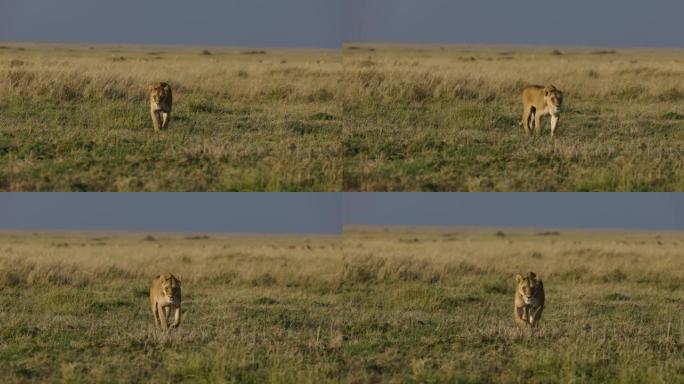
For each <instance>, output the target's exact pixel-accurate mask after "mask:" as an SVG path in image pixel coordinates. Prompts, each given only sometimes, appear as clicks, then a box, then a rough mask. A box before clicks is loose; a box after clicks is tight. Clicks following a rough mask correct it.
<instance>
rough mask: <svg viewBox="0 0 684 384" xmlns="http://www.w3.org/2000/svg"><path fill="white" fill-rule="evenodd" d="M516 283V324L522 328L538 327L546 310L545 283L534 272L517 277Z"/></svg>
mask: <svg viewBox="0 0 684 384" xmlns="http://www.w3.org/2000/svg"><path fill="white" fill-rule="evenodd" d="M515 282H516V286H515V309H514V311H513V316H514V319H515V322H516V323H517V324H518V325H520V326H529V327H536V326H537V323H539V319H541V315H542V311H543V310H544V301H545V297H544V283H542V281H541V279H540V278H538V277H537V275H536V274H535V273H534V272H529V273H527V275H525V276H522V275H517V276H516V277H515Z"/></svg>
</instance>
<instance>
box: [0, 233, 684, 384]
mask: <svg viewBox="0 0 684 384" xmlns="http://www.w3.org/2000/svg"><path fill="white" fill-rule="evenodd" d="M683 249H684V233H682V232H611V231H592V232H588V231H569V230H561V231H560V232H559V231H555V230H541V229H538V230H531V229H503V230H498V229H478V230H475V229H468V228H408V227H406V228H378V227H347V228H346V229H345V232H344V237H343V238H342V239H341V238H340V237H334V236H330V237H326V236H271V235H254V236H246V235H242V236H226V235H213V234H211V235H208V236H203V235H181V234H157V233H153V234H146V233H59V232H53V233H28V232H2V233H0V292H1V294H0V305H1V306H2V308H4V310H3V311H1V312H0V323H1V324H2V325H3V326H2V330H0V369H2V372H4V374H3V382H27V381H31V382H37V381H73V382H83V381H102V382H113V381H121V382H132V381H142V382H148V381H152V382H166V381H170V380H176V381H190V382H226V381H227V382H252V383H261V382H293V383H294V382H297V383H299V382H312V383H313V382H315V383H319V382H463V383H471V382H472V383H480V382H511V383H518V382H522V381H525V382H539V383H554V382H595V383H609V382H619V383H641V382H667V383H674V382H681V381H682V380H684V357H683V356H684V354H683V352H684V323H683V321H682V317H681V305H682V303H683V302H684V283H683V281H684V272H683V271H684V268H683V267H684V265H683V264H684V257H683V256H684V253H683V252H684V251H683ZM164 270H166V271H171V272H173V273H175V274H178V275H180V276H181V278H182V284H183V313H184V317H183V323H182V324H181V327H180V329H178V330H176V331H174V332H171V333H170V334H169V335H168V336H167V337H165V336H163V335H162V334H161V333H160V332H159V331H157V330H156V329H155V328H154V325H153V323H152V314H151V312H150V309H149V303H148V290H149V284H150V282H151V279H152V278H153V277H154V276H155V275H156V274H158V273H160V272H161V271H164ZM530 270H532V271H534V272H537V273H538V274H539V275H540V276H541V277H542V278H543V280H544V284H545V288H546V295H547V305H546V309H545V311H544V315H543V317H542V321H541V324H540V328H538V329H537V330H535V331H534V332H528V331H520V330H518V329H517V328H516V327H515V325H514V322H513V318H512V315H513V313H512V311H513V292H514V281H515V280H514V276H515V274H516V273H520V272H526V271H530Z"/></svg>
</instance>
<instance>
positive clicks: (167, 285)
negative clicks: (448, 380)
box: [161, 275, 178, 304]
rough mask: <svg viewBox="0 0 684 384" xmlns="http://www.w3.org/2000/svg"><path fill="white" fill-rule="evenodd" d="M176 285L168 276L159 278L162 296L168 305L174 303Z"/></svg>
mask: <svg viewBox="0 0 684 384" xmlns="http://www.w3.org/2000/svg"><path fill="white" fill-rule="evenodd" d="M177 286H178V283H177V282H176V280H175V279H174V278H173V277H171V276H170V275H166V276H162V278H161V287H162V292H163V294H164V297H165V298H166V299H167V300H168V302H169V303H171V304H173V302H174V297H173V296H174V293H175V292H176V289H177Z"/></svg>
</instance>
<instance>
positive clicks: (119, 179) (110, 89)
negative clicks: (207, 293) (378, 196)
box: [0, 44, 342, 191]
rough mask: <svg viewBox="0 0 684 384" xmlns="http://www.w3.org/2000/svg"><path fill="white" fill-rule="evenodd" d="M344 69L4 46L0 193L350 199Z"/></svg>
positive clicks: (168, 52) (333, 58)
mask: <svg viewBox="0 0 684 384" xmlns="http://www.w3.org/2000/svg"><path fill="white" fill-rule="evenodd" d="M341 70H342V69H341V64H340V55H339V52H337V51H334V50H327V51H326V50H285V49H267V50H251V49H248V48H239V49H238V48H221V47H177V46H163V47H151V46H106V45H105V46H96V47H88V46H82V45H37V44H3V45H2V46H0V135H2V137H4V138H5V140H3V142H2V143H0V160H2V163H3V164H4V165H3V167H1V168H0V188H2V189H5V190H18V191H23V190H98V191H99V190H108V191H121V190H180V191H188V190H192V191H196V190H223V191H226V190H274V191H282V190H315V191H337V190H340V189H341V177H342V174H341V172H342V171H341V154H340V142H339V137H340V123H339V121H340V118H341V116H340V114H341V110H340V107H339V104H338V98H339V89H340V74H341ZM157 81H167V82H169V83H170V84H171V86H172V88H173V94H174V110H173V113H172V118H171V123H170V128H169V129H168V130H166V131H164V132H161V133H154V132H153V131H152V125H151V124H152V123H151V120H150V117H149V104H148V102H147V96H146V92H147V85H149V84H151V83H153V82H157Z"/></svg>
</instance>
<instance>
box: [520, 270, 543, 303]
mask: <svg viewBox="0 0 684 384" xmlns="http://www.w3.org/2000/svg"><path fill="white" fill-rule="evenodd" d="M517 280H518V292H519V293H520V294H521V296H522V299H523V302H525V304H531V303H532V299H533V298H534V297H535V296H536V295H537V289H539V284H538V283H537V279H535V278H534V277H533V276H529V275H528V276H525V277H522V276H518V277H517Z"/></svg>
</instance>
